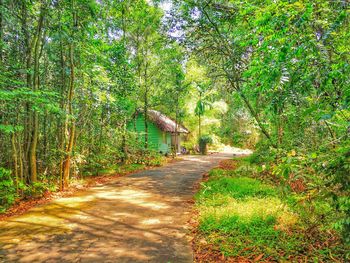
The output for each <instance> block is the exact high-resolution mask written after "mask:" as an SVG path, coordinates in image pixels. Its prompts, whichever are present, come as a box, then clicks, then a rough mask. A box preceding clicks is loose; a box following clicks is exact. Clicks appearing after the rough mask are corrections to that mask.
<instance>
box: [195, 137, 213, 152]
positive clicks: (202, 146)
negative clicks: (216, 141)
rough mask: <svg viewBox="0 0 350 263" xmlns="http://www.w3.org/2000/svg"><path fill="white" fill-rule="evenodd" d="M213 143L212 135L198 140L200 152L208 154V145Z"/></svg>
mask: <svg viewBox="0 0 350 263" xmlns="http://www.w3.org/2000/svg"><path fill="white" fill-rule="evenodd" d="M211 143H213V139H212V137H211V136H210V135H202V136H201V137H199V138H198V144H199V151H200V152H201V154H207V151H208V150H207V147H208V144H211Z"/></svg>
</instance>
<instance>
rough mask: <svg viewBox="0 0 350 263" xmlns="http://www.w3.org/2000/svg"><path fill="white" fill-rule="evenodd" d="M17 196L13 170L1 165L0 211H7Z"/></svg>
mask: <svg viewBox="0 0 350 263" xmlns="http://www.w3.org/2000/svg"><path fill="white" fill-rule="evenodd" d="M16 197H17V193H16V186H15V184H14V182H13V180H12V177H11V171H10V170H7V169H5V168H2V167H0V213H3V212H5V210H6V209H7V208H8V207H9V206H11V205H12V204H13V203H14V202H15V199H16Z"/></svg>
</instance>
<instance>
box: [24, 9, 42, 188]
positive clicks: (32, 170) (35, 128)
mask: <svg viewBox="0 0 350 263" xmlns="http://www.w3.org/2000/svg"><path fill="white" fill-rule="evenodd" d="M45 13H46V6H45V4H42V6H41V10H40V15H39V20H38V26H37V29H36V35H35V38H34V39H33V43H32V44H33V45H32V46H33V48H34V60H33V62H34V73H33V91H38V90H39V86H40V81H39V78H40V73H39V66H40V50H39V49H40V43H41V40H42V38H41V36H42V28H43V24H44V18H45ZM38 136H39V114H38V112H37V111H36V110H34V111H32V130H31V140H30V145H29V153H28V154H29V156H28V159H29V174H30V181H31V182H32V183H33V182H36V181H37V153H36V149H37V144H38Z"/></svg>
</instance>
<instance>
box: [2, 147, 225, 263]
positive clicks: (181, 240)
mask: <svg viewBox="0 0 350 263" xmlns="http://www.w3.org/2000/svg"><path fill="white" fill-rule="evenodd" d="M230 157H232V153H231V154H229V153H225V154H224V153H222V154H214V155H209V156H186V157H184V158H183V160H181V161H178V162H175V163H171V164H168V165H166V166H164V167H160V168H156V169H152V170H145V171H142V172H137V173H134V174H131V175H129V176H127V177H122V178H116V179H115V180H113V181H110V182H108V183H106V184H101V185H96V186H93V187H91V188H90V189H87V190H82V191H80V192H77V193H75V194H74V195H73V196H70V197H63V198H58V199H56V200H54V201H52V202H49V203H47V204H43V205H40V206H38V207H35V208H32V209H30V210H29V211H27V212H26V213H24V214H22V215H19V216H14V217H10V218H7V219H6V220H5V221H2V222H0V233H1V234H0V262H101V261H103V262H193V253H192V248H191V242H190V238H189V237H188V235H187V233H188V232H189V231H188V228H189V227H190V226H189V225H188V221H189V220H190V217H191V211H192V205H193V194H194V191H195V186H196V184H197V183H198V182H199V181H200V180H201V178H202V175H203V174H204V173H206V172H207V171H209V170H210V169H211V168H213V167H215V166H216V165H218V163H219V162H220V161H221V160H223V159H228V158H230Z"/></svg>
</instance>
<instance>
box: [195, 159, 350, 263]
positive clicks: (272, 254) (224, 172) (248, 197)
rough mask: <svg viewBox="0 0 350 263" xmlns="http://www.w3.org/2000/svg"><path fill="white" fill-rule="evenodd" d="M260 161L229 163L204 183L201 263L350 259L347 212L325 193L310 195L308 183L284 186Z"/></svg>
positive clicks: (199, 197)
mask: <svg viewBox="0 0 350 263" xmlns="http://www.w3.org/2000/svg"><path fill="white" fill-rule="evenodd" d="M256 163H257V160H256V156H255V155H253V156H251V157H250V158H243V159H235V160H230V161H225V165H223V166H221V167H219V168H215V169H213V170H211V171H210V173H209V179H208V181H206V182H204V183H202V187H201V190H200V192H199V193H198V194H197V197H196V203H197V207H198V210H199V231H198V236H197V238H196V239H195V240H197V242H196V244H195V248H196V251H197V261H203V260H204V261H206V260H208V259H203V257H204V258H205V256H206V255H210V256H209V257H215V255H216V254H218V253H219V254H221V255H222V256H220V257H219V259H221V260H223V261H225V260H227V258H242V257H243V258H244V259H245V260H248V261H249V260H251V261H254V260H266V261H299V262H300V261H303V262H304V261H305V262H309V261H311V262H345V261H346V260H349V254H348V248H349V246H348V245H346V239H345V238H342V237H341V233H342V232H343V231H344V229H342V228H341V227H339V225H340V224H341V223H340V222H343V220H346V218H347V217H346V214H345V213H344V211H340V210H339V209H337V207H336V206H334V205H333V202H332V200H331V199H327V198H324V196H323V195H320V196H318V197H315V196H311V194H312V193H310V191H308V187H309V186H308V185H307V184H306V183H305V182H304V181H303V183H301V181H300V180H299V181H298V179H296V180H294V181H293V180H291V181H288V183H284V182H282V181H281V179H280V178H278V176H277V175H276V173H273V172H272V171H273V169H270V168H271V167H266V165H263V167H262V166H261V165H258V164H256ZM275 169H277V168H275ZM287 185H289V186H287ZM296 185H298V186H296ZM298 187H299V188H298ZM344 237H345V236H344ZM203 239H204V240H205V241H204V242H203ZM208 250H209V253H208ZM210 260H218V259H215V258H213V259H209V261H210Z"/></svg>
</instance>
